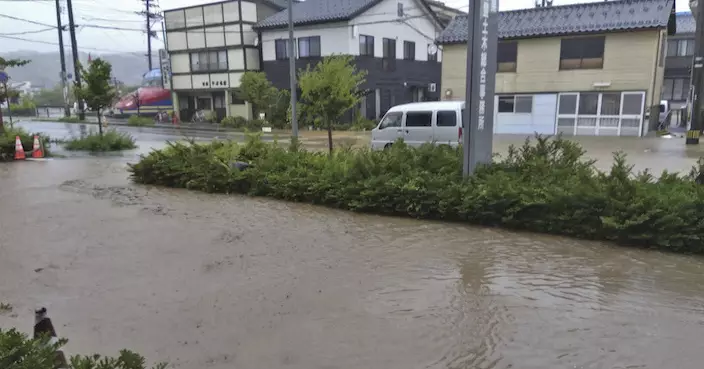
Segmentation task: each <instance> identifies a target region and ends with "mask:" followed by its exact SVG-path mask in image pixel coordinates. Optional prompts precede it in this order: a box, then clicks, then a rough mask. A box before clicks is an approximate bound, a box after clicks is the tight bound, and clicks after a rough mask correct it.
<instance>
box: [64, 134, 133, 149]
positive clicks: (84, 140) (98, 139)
mask: <svg viewBox="0 0 704 369" xmlns="http://www.w3.org/2000/svg"><path fill="white" fill-rule="evenodd" d="M136 147H137V145H136V144H135V139H134V137H132V136H131V135H130V134H129V133H123V132H117V131H115V130H109V131H107V132H105V133H103V135H102V136H101V135H99V134H98V133H97V132H95V131H94V130H93V131H91V132H89V133H88V134H87V135H85V136H83V137H77V138H73V139H71V140H68V141H66V142H65V143H64V148H65V149H66V150H69V151H90V152H105V151H120V150H131V149H134V148H136Z"/></svg>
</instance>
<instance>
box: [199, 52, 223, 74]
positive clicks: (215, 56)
mask: <svg viewBox="0 0 704 369" xmlns="http://www.w3.org/2000/svg"><path fill="white" fill-rule="evenodd" d="M219 70H227V51H225V50H220V51H202V52H198V53H191V72H210V71H219Z"/></svg>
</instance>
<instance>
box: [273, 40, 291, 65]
mask: <svg viewBox="0 0 704 369" xmlns="http://www.w3.org/2000/svg"><path fill="white" fill-rule="evenodd" d="M274 48H275V49H276V60H286V59H288V39H279V40H275V41H274Z"/></svg>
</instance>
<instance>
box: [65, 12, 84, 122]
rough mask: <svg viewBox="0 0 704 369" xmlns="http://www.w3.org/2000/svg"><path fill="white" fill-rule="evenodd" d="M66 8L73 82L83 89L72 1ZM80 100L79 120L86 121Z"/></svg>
mask: <svg viewBox="0 0 704 369" xmlns="http://www.w3.org/2000/svg"><path fill="white" fill-rule="evenodd" d="M66 7H67V8H68V31H69V33H70V34H71V49H72V53H73V73H74V76H73V78H74V79H73V80H74V81H75V84H76V87H81V67H80V61H79V60H78V43H77V42H76V23H74V22H73V4H72V3H71V0H66ZM77 100H78V119H80V120H84V119H86V112H85V111H84V107H83V99H77Z"/></svg>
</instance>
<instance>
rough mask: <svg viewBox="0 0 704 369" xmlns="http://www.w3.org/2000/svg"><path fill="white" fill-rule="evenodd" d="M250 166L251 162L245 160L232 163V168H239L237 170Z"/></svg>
mask: <svg viewBox="0 0 704 369" xmlns="http://www.w3.org/2000/svg"><path fill="white" fill-rule="evenodd" d="M249 167H250V164H249V163H245V162H243V161H236V162H233V163H230V168H232V169H237V170H240V171H241V170H245V169H247V168H249Z"/></svg>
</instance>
